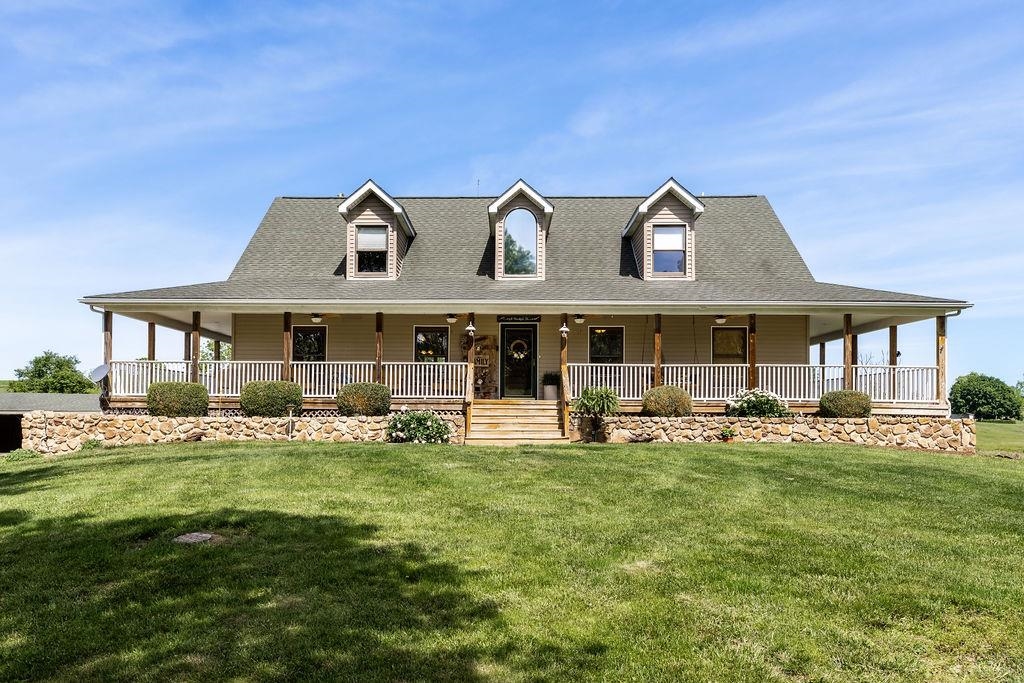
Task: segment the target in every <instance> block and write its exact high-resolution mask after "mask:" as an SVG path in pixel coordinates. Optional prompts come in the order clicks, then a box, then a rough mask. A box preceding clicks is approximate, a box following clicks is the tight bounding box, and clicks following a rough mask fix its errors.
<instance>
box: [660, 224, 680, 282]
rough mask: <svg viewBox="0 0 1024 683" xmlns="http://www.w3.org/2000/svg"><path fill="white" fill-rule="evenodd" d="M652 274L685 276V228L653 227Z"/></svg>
mask: <svg viewBox="0 0 1024 683" xmlns="http://www.w3.org/2000/svg"><path fill="white" fill-rule="evenodd" d="M653 230H654V244H653V251H654V274H655V275H680V274H683V275H685V274H686V226H685V225H655V226H653Z"/></svg>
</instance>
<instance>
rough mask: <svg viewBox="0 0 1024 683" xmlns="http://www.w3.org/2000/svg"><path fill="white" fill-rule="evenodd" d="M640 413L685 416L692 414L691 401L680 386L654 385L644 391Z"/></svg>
mask: <svg viewBox="0 0 1024 683" xmlns="http://www.w3.org/2000/svg"><path fill="white" fill-rule="evenodd" d="M641 414H642V415H648V416H650V417H685V416H687V415H692V414H693V401H692V400H691V399H690V395H689V394H688V393H686V391H685V390H684V389H682V388H681V387H670V386H661V387H654V388H653V389H648V390H647V391H646V392H645V393H644V405H643V411H642V412H641Z"/></svg>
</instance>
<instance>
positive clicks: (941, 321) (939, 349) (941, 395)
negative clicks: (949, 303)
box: [935, 315, 946, 403]
mask: <svg viewBox="0 0 1024 683" xmlns="http://www.w3.org/2000/svg"><path fill="white" fill-rule="evenodd" d="M935 365H937V366H938V376H937V377H936V379H935V400H936V401H940V402H942V403H945V402H946V316H944V315H940V316H937V317H936V318H935Z"/></svg>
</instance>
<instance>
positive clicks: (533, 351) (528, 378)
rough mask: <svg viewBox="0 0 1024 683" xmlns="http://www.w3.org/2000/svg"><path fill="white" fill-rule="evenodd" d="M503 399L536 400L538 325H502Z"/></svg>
mask: <svg viewBox="0 0 1024 683" xmlns="http://www.w3.org/2000/svg"><path fill="white" fill-rule="evenodd" d="M500 357H501V396H502V398H536V397H537V326H536V325H502V326H501V354H500Z"/></svg>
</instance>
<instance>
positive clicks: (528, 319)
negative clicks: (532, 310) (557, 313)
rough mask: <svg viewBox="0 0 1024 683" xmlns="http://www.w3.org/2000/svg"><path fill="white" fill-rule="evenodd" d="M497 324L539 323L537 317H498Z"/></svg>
mask: <svg viewBox="0 0 1024 683" xmlns="http://www.w3.org/2000/svg"><path fill="white" fill-rule="evenodd" d="M498 322H499V323H539V322H540V316H539V315H499V316H498Z"/></svg>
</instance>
